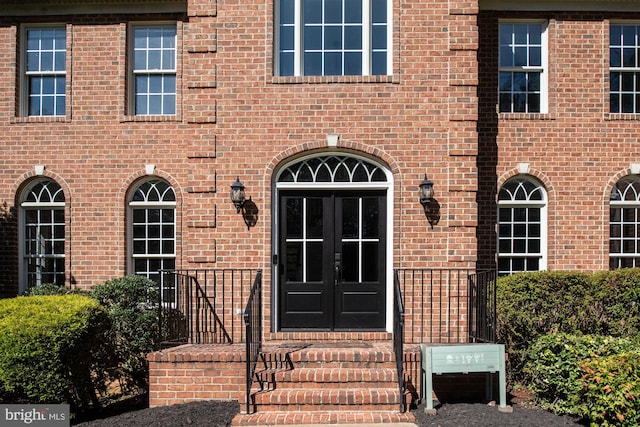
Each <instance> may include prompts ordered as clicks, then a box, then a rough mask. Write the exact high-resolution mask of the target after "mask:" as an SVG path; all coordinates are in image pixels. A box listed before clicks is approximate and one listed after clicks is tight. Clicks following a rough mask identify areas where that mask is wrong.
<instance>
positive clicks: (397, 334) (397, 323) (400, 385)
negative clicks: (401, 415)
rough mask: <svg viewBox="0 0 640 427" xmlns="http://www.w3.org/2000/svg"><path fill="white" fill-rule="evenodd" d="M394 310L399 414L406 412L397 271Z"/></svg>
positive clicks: (402, 315) (394, 345)
mask: <svg viewBox="0 0 640 427" xmlns="http://www.w3.org/2000/svg"><path fill="white" fill-rule="evenodd" d="M393 277H394V280H393V283H394V297H393V299H394V304H393V307H394V310H393V349H394V353H395V357H396V369H397V371H398V388H399V390H400V412H405V411H406V407H405V406H406V405H405V396H404V392H405V386H404V369H403V368H404V366H403V365H404V304H403V303H402V293H401V291H400V279H399V277H398V270H394V274H393Z"/></svg>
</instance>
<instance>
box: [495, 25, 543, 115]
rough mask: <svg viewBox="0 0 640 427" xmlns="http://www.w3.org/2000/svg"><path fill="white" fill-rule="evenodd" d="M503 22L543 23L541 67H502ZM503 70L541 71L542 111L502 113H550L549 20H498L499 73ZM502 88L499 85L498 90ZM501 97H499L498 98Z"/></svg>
mask: <svg viewBox="0 0 640 427" xmlns="http://www.w3.org/2000/svg"><path fill="white" fill-rule="evenodd" d="M501 24H542V34H541V35H540V42H541V45H542V47H541V49H542V58H541V65H540V67H500V57H499V56H500V48H499V47H500V38H499V33H500V29H499V28H500V25H501ZM501 71H506V72H509V71H510V72H513V71H525V72H536V71H539V72H540V112H536V113H529V112H527V113H521V112H513V113H508V112H501V113H500V114H548V113H549V21H548V20H546V19H545V20H528V19H505V20H502V19H501V20H500V21H499V22H498V75H499V74H500V72H501ZM499 90H500V88H499V87H498V91H499ZM498 99H499V98H498Z"/></svg>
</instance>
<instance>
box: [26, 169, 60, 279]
mask: <svg viewBox="0 0 640 427" xmlns="http://www.w3.org/2000/svg"><path fill="white" fill-rule="evenodd" d="M20 207H21V210H22V224H23V226H22V241H21V247H22V267H21V270H22V272H23V273H22V277H24V279H25V280H24V285H21V288H26V289H29V288H31V287H33V286H37V285H42V284H45V283H55V284H57V285H60V286H63V285H64V284H65V215H64V208H65V197H64V192H63V191H62V188H61V187H60V185H58V184H57V183H56V182H54V181H51V180H41V181H37V182H35V183H33V184H32V185H30V186H29V187H28V188H27V189H26V191H25V192H24V193H23V194H22V202H21V204H20ZM22 290H24V289H22Z"/></svg>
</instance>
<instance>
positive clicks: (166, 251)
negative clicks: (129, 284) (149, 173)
mask: <svg viewBox="0 0 640 427" xmlns="http://www.w3.org/2000/svg"><path fill="white" fill-rule="evenodd" d="M129 230H130V238H129V254H130V257H129V263H130V264H129V272H130V273H133V274H138V275H141V276H145V277H148V278H150V279H152V280H154V281H156V282H157V283H158V284H162V283H161V277H160V274H159V273H158V272H159V270H171V269H174V268H175V267H176V194H175V192H174V191H173V188H171V186H170V185H169V184H168V183H166V182H165V181H162V180H159V179H152V180H147V181H143V182H142V183H141V184H139V185H138V187H137V188H136V189H135V191H133V193H132V194H131V200H130V201H129Z"/></svg>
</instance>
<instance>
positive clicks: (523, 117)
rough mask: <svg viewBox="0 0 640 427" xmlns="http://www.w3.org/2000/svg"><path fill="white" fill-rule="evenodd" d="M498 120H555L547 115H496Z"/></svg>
mask: <svg viewBox="0 0 640 427" xmlns="http://www.w3.org/2000/svg"><path fill="white" fill-rule="evenodd" d="M498 120H555V117H553V116H552V115H551V114H549V113H498Z"/></svg>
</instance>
